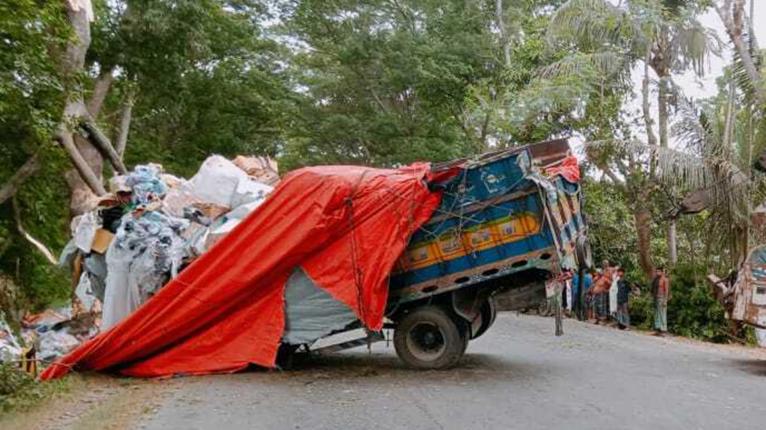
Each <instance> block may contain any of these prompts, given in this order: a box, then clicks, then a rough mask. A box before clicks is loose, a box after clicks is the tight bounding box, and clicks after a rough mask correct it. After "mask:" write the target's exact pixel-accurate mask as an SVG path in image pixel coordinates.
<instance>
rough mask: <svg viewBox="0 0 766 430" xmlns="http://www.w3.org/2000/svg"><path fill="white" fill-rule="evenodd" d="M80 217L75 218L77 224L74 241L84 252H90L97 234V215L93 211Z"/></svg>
mask: <svg viewBox="0 0 766 430" xmlns="http://www.w3.org/2000/svg"><path fill="white" fill-rule="evenodd" d="M78 218H79V220H77V218H75V220H77V224H76V226H75V230H74V243H75V245H77V247H78V248H80V250H81V251H82V252H84V253H86V254H87V253H89V252H90V247H91V245H92V244H93V238H94V237H95V236H96V229H97V228H98V222H97V221H96V215H95V214H94V213H93V212H87V213H85V214H83V215H81V216H79V217H78ZM73 222H74V220H73Z"/></svg>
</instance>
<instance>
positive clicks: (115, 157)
mask: <svg viewBox="0 0 766 430" xmlns="http://www.w3.org/2000/svg"><path fill="white" fill-rule="evenodd" d="M82 128H83V129H84V130H85V131H86V132H87V133H88V135H89V137H90V141H91V143H92V144H94V146H96V147H97V148H98V149H99V150H100V151H101V153H102V154H103V155H106V157H107V158H108V159H109V162H110V163H111V164H112V167H114V170H116V171H117V172H118V173H120V174H121V175H124V174H125V173H127V169H126V168H125V165H124V164H123V163H122V157H120V156H119V154H118V153H117V151H116V150H115V149H114V147H113V146H112V142H110V141H109V139H108V138H107V137H106V135H104V133H103V132H102V131H101V129H100V128H98V125H96V123H95V122H94V121H93V119H90V118H89V119H84V120H83V123H82Z"/></svg>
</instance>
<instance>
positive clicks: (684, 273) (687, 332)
mask: <svg viewBox="0 0 766 430" xmlns="http://www.w3.org/2000/svg"><path fill="white" fill-rule="evenodd" d="M704 274H705V268H704V267H701V266H696V267H695V266H692V265H690V264H680V265H678V266H677V267H675V268H674V269H673V271H672V273H671V297H670V300H669V301H668V331H670V332H671V333H673V334H676V335H679V336H686V337H691V338H695V339H700V340H705V341H711V342H717V343H725V342H728V341H729V340H730V338H729V336H727V333H729V329H730V328H729V322H728V320H727V319H726V316H725V314H724V310H723V307H722V306H721V304H720V303H718V302H717V301H716V300H715V298H714V297H713V295H712V294H711V292H710V288H709V286H708V285H707V284H706V283H705V281H704V280H703V279H702V277H703V275H704ZM629 279H630V278H629ZM644 285H645V286H644V287H643V288H641V295H640V296H638V297H632V298H631V301H630V316H631V322H632V323H633V324H634V325H636V326H637V327H640V328H642V329H645V330H650V329H652V324H653V322H654V299H653V298H652V297H651V287H650V284H648V283H646V284H644Z"/></svg>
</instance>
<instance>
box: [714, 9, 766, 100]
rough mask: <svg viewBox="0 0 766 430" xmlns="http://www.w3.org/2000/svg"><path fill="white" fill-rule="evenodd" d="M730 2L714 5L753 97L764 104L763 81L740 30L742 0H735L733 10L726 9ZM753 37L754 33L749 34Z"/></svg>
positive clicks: (765, 90)
mask: <svg viewBox="0 0 766 430" xmlns="http://www.w3.org/2000/svg"><path fill="white" fill-rule="evenodd" d="M729 5H730V2H726V6H725V7H723V8H722V7H720V6H718V5H716V6H715V10H716V12H718V16H719V17H720V18H721V22H722V23H723V26H724V28H725V29H726V34H727V35H728V36H729V39H730V40H731V43H732V44H733V45H734V49H735V50H736V51H737V56H739V58H740V61H742V66H743V67H744V68H745V73H746V74H747V77H748V79H749V80H750V84H751V85H752V87H753V89H754V93H755V97H756V99H757V100H758V103H759V104H761V105H766V89H765V88H764V87H763V81H762V78H761V74H760V72H759V71H758V67H757V66H756V65H755V60H754V59H753V56H752V55H751V53H750V49H749V47H748V45H747V44H746V43H745V41H744V40H743V39H742V32H743V27H744V23H743V21H742V16H743V15H744V6H745V5H744V1H741V0H737V1H735V2H734V5H733V7H732V9H733V10H730V9H728V6H729ZM751 37H753V38H754V37H755V35H751Z"/></svg>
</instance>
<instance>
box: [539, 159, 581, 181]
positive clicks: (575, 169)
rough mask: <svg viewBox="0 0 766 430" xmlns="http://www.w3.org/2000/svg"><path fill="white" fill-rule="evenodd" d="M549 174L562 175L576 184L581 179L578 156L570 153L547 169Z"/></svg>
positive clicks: (546, 171)
mask: <svg viewBox="0 0 766 430" xmlns="http://www.w3.org/2000/svg"><path fill="white" fill-rule="evenodd" d="M545 174H546V175H548V176H556V175H561V176H562V177H564V179H566V180H567V181H569V182H571V183H573V184H575V183H577V182H579V181H580V166H579V164H578V163H577V157H575V156H574V155H568V156H567V157H566V158H564V159H563V160H561V161H560V162H558V163H556V166H554V167H548V168H547V169H545Z"/></svg>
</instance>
